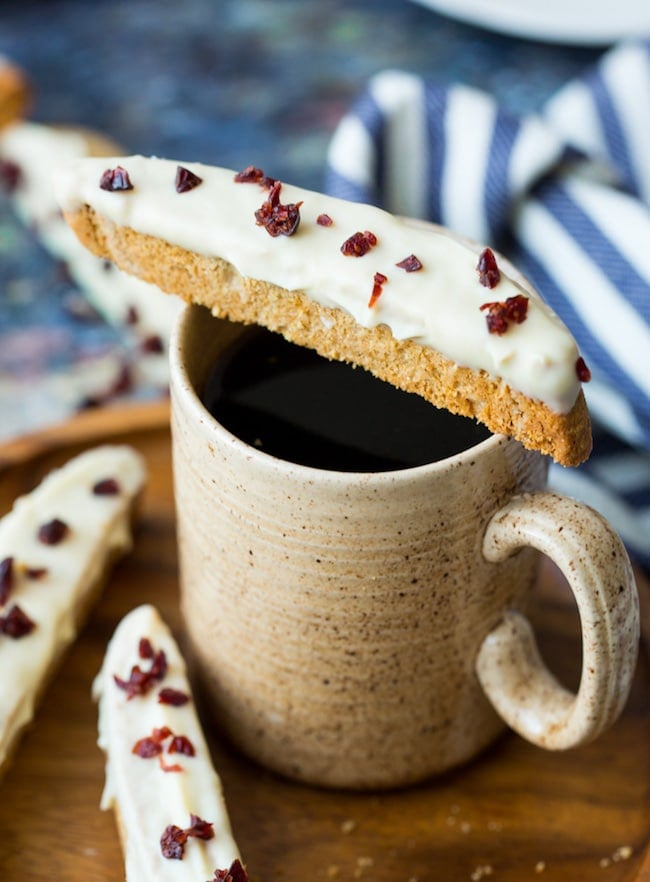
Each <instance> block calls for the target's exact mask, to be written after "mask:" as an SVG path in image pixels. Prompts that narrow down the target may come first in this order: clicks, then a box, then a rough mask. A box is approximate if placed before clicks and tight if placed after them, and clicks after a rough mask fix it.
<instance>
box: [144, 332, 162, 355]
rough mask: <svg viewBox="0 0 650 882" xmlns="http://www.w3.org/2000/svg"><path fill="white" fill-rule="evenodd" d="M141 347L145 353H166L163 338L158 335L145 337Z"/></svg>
mask: <svg viewBox="0 0 650 882" xmlns="http://www.w3.org/2000/svg"><path fill="white" fill-rule="evenodd" d="M140 347H141V349H142V351H143V352H151V353H158V352H164V350H165V346H164V344H163V341H162V337H160V336H159V335H158V334H150V335H149V336H148V337H145V338H144V340H143V341H142V343H141V344H140Z"/></svg>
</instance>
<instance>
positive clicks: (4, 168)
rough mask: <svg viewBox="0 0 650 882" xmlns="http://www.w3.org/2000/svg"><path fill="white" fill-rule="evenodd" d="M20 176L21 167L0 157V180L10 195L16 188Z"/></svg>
mask: <svg viewBox="0 0 650 882" xmlns="http://www.w3.org/2000/svg"><path fill="white" fill-rule="evenodd" d="M22 176H23V172H22V169H21V167H20V166H19V165H18V163H17V162H12V161H11V160H10V159H0V182H2V186H3V188H4V189H5V190H6V192H7V193H9V194H10V195H11V194H12V193H14V192H15V191H16V190H17V188H18V186H19V184H20V181H21V178H22Z"/></svg>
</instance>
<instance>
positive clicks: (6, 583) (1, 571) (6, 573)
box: [0, 557, 14, 606]
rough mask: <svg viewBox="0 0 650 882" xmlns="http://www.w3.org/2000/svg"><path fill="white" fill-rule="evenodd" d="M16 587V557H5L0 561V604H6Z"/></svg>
mask: <svg viewBox="0 0 650 882" xmlns="http://www.w3.org/2000/svg"><path fill="white" fill-rule="evenodd" d="M13 587H14V559H13V557H5V558H4V560H1V561H0V606H4V605H5V603H6V602H7V600H8V599H9V595H10V593H11V589H12V588H13Z"/></svg>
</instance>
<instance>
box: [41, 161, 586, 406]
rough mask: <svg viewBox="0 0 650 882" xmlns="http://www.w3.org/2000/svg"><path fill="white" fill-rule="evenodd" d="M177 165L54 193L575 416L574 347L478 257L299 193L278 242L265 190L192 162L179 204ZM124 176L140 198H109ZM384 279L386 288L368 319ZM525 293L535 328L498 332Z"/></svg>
mask: <svg viewBox="0 0 650 882" xmlns="http://www.w3.org/2000/svg"><path fill="white" fill-rule="evenodd" d="M178 164H179V163H177V162H176V161H171V160H164V159H157V158H147V157H142V156H129V157H114V158H112V159H106V158H102V159H94V158H93V159H84V160H81V161H79V162H75V163H72V164H70V165H68V166H67V167H65V168H59V169H57V170H56V176H55V189H56V192H57V196H58V199H59V202H60V204H61V206H62V208H63V209H64V210H66V211H75V210H77V209H79V208H80V207H81V206H82V205H84V204H87V205H90V206H91V207H92V208H93V209H95V210H96V211H97V212H98V213H99V214H101V215H104V216H106V217H108V218H109V219H110V220H112V221H114V222H115V223H117V224H119V225H123V226H126V227H131V228H132V229H134V230H136V231H137V232H140V233H145V234H150V235H153V236H157V237H159V238H161V239H163V240H165V241H168V242H170V243H172V244H175V245H178V246H181V247H183V248H186V249H188V250H190V251H194V252H197V253H199V254H202V255H206V256H217V257H221V258H223V259H225V260H227V261H229V262H230V263H232V264H233V265H234V266H235V267H236V268H237V270H238V271H239V272H240V273H241V274H242V275H244V276H249V277H252V278H259V279H264V280H266V281H268V282H271V283H274V284H276V285H279V286H280V287H282V288H286V289H289V290H300V291H303V292H305V293H306V294H307V295H308V296H309V297H310V298H313V299H314V300H315V301H317V302H319V303H321V304H324V305H325V306H333V307H339V308H341V309H343V310H345V311H346V312H348V313H349V314H350V315H352V316H353V317H354V319H355V320H356V321H357V322H359V323H360V324H361V325H363V326H366V327H373V326H375V325H379V324H385V325H388V327H389V328H390V329H391V331H392V333H393V334H394V336H395V337H397V338H399V339H411V340H414V341H416V342H418V343H421V344H423V345H425V346H430V347H433V348H435V349H437V350H439V351H440V352H442V353H444V354H445V355H446V356H447V357H449V358H450V359H452V360H454V361H455V362H457V363H458V364H460V365H464V366H467V367H470V368H474V369H483V370H485V371H486V372H487V373H488V374H490V375H491V376H493V377H496V378H501V379H502V380H504V381H505V382H506V383H508V384H509V385H510V386H512V387H513V388H515V389H518V390H520V391H521V392H523V393H524V394H526V395H528V396H530V397H532V398H535V399H538V400H540V401H543V402H545V403H546V404H547V405H548V406H549V407H550V408H551V409H553V410H555V411H558V412H562V413H564V412H567V411H568V410H570V409H571V406H572V405H573V404H574V402H575V399H576V397H577V394H578V391H579V388H580V385H579V382H578V379H577V376H576V371H575V362H576V359H577V358H578V349H577V346H576V343H575V341H574V340H573V338H572V336H571V334H570V333H569V331H568V330H567V329H566V327H565V326H564V325H563V324H562V322H561V321H560V320H559V318H558V317H557V316H556V315H555V314H554V313H553V312H552V311H551V309H550V308H549V307H548V306H547V305H546V304H544V302H543V301H542V300H541V298H540V296H539V295H538V294H537V293H536V292H535V291H534V290H532V289H531V288H525V289H524V288H522V287H521V286H520V285H519V284H518V283H517V282H516V281H514V280H513V279H511V278H509V277H508V276H506V275H505V274H503V272H502V277H501V281H500V283H499V285H498V286H497V287H496V288H494V289H492V290H489V289H487V288H485V287H484V286H482V285H481V284H480V282H479V278H478V273H477V271H476V263H477V255H478V253H479V251H480V249H479V248H477V249H473V248H470V247H469V246H468V245H466V244H464V243H461V242H459V241H458V240H456V239H455V238H452V237H451V236H450V235H447V234H446V233H444V232H442V231H433V230H432V229H431V228H428V229H427V228H425V227H424V226H423V225H417V224H416V225H413V224H411V223H409V222H406V221H404V220H402V219H400V218H397V217H395V216H393V215H390V214H388V213H387V212H385V211H382V210H380V209H378V208H375V207H372V206H368V205H361V204H355V203H350V202H345V201H343V200H340V199H335V198H332V197H327V196H324V195H322V194H319V193H315V192H311V191H308V190H303V189H299V188H297V187H293V186H290V185H283V187H282V193H281V202H282V203H285V204H286V203H292V202H293V203H296V202H302V203H303V204H302V206H301V209H300V213H301V222H300V227H299V229H298V230H297V232H296V233H295V234H294V235H293V236H290V237H287V236H279V237H277V238H273V237H271V236H270V235H269V234H268V233H267V232H266V230H265V229H264V228H263V227H261V226H258V225H257V224H256V222H255V218H254V212H255V210H256V209H258V208H259V207H260V205H261V204H262V203H263V202H264V200H265V199H266V191H263V190H262V189H261V188H260V187H259V186H258V185H257V184H241V183H235V182H234V180H233V177H234V173H233V172H232V171H230V170H228V169H222V168H215V167H211V166H205V165H201V164H199V163H185V162H182V163H180V164H181V165H183V166H185V167H187V168H189V169H190V170H191V171H193V172H195V173H196V174H198V175H199V176H200V177H201V178H202V179H203V183H202V184H201V185H200V186H198V187H196V188H195V189H193V190H190V191H189V192H186V193H182V194H178V193H177V192H176V190H175V187H174V180H175V174H176V167H177V165H178ZM117 165H121V166H123V167H124V168H126V170H127V171H128V173H129V175H130V178H131V182H132V184H133V187H134V189H133V190H131V191H118V192H109V191H106V190H102V189H100V187H99V180H100V177H101V174H102V172H103V171H104V170H106V169H107V168H114V167H115V166H117ZM323 213H324V214H328V215H329V216H330V217H331V218H332V220H333V224H332V226H329V227H325V226H320V225H319V224H317V222H316V219H317V217H318V216H319V215H320V214H323ZM365 230H370V231H371V232H372V233H374V234H375V235H376V236H377V239H378V244H377V246H376V247H375V248H373V249H372V250H371V251H370V252H369V253H368V254H366V255H365V256H363V257H360V258H355V257H348V256H345V255H343V254H342V253H341V250H340V246H341V244H342V243H343V242H344V241H345V240H346V239H347V238H348V237H349V236H351V235H352V234H354V233H355V232H357V231H365ZM410 254H415V255H416V256H417V257H418V258H419V260H420V261H421V262H422V264H423V269H422V270H421V271H419V272H412V273H407V272H405V271H404V270H402V269H400V268H398V267H396V265H395V264H396V263H398V262H399V261H401V260H403V259H404V258H405V257H407V256H408V255H410ZM376 272H380V273H383V274H384V275H386V276H387V277H388V281H387V282H386V283H385V284H384V286H383V293H382V295H381V297H380V298H379V300H378V301H377V303H376V305H375V306H374V307H372V308H369V306H368V301H369V298H370V294H371V292H372V288H373V278H374V274H375V273H376ZM521 293H523V294H525V296H526V297H528V298H529V307H528V315H527V318H526V320H525V321H524V322H523V323H522V324H513V325H511V326H510V328H509V329H508V331H507V333H505V334H504V335H503V336H498V335H496V334H490V333H488V331H487V327H486V320H485V313H484V312H481V310H480V306H481V305H482V304H484V303H486V302H489V301H494V300H499V301H504V300H505V299H506V298H508V297H511V296H515V295H517V294H521Z"/></svg>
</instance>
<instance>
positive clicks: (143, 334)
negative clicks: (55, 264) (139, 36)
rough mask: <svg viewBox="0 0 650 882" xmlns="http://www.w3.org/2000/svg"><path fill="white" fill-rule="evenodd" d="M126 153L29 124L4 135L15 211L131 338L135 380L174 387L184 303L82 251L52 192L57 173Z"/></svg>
mask: <svg viewBox="0 0 650 882" xmlns="http://www.w3.org/2000/svg"><path fill="white" fill-rule="evenodd" d="M116 150H119V148H118V147H117V146H116V144H115V143H114V142H113V141H112V140H111V139H110V138H107V137H106V136H105V135H103V134H102V133H101V132H96V131H94V130H91V129H86V128H82V127H80V126H54V125H45V124H42V123H37V122H32V121H29V120H23V121H19V122H15V123H14V124H13V125H10V126H7V127H6V128H5V129H4V130H3V131H0V170H2V172H3V174H2V175H0V179H1V180H3V182H4V186H5V188H6V189H7V190H8V193H9V197H10V200H11V204H12V207H13V209H14V211H15V213H16V215H17V216H18V217H19V219H20V220H21V221H22V222H23V224H24V225H25V226H26V227H28V228H29V229H30V230H32V231H33V232H34V233H35V235H36V236H37V237H38V240H39V241H40V243H41V244H42V245H43V247H44V248H45V249H46V250H47V251H48V252H49V253H50V254H51V255H52V256H53V257H54V258H55V259H57V260H59V261H61V263H62V264H64V265H65V267H66V270H67V272H68V274H69V276H70V278H71V279H72V281H73V282H74V283H75V284H76V286H77V287H78V288H79V290H80V291H81V292H82V293H83V295H84V296H85V298H86V300H87V301H88V302H89V303H90V304H91V306H92V307H93V309H94V310H95V311H96V312H98V313H99V314H100V315H101V316H102V317H103V318H104V320H105V321H106V322H107V323H108V324H110V325H113V326H114V327H118V328H123V329H125V330H126V331H127V336H128V338H129V339H130V340H131V341H132V343H133V344H134V345H133V356H134V357H133V359H132V364H131V368H132V371H133V373H134V377H133V379H134V380H135V381H141V380H142V381H146V382H149V383H151V384H152V385H154V386H156V387H160V388H166V387H167V385H168V382H169V368H168V363H167V358H166V354H167V349H168V345H169V336H170V333H171V329H172V327H173V324H174V321H175V319H176V316H177V315H178V313H179V311H180V308H181V306H182V302H181V301H180V300H179V299H178V298H175V297H168V296H166V295H165V294H163V293H161V291H159V290H158V289H157V288H156V287H155V286H154V285H149V284H147V283H146V282H143V281H142V280H141V279H138V278H136V277H134V276H132V275H129V274H127V273H124V272H122V271H121V270H120V269H118V268H117V267H116V266H115V265H114V264H112V263H110V262H108V261H106V260H102V259H101V258H99V257H96V256H95V255H94V254H92V253H91V252H89V251H88V250H87V249H86V248H83V247H82V246H81V245H80V243H79V241H78V239H77V238H76V236H75V235H74V234H73V233H72V231H71V230H70V228H69V227H68V225H67V224H66V223H65V221H64V219H63V217H62V215H61V211H60V209H59V206H58V203H57V201H56V197H55V195H54V191H53V188H52V169H53V168H56V167H58V166H60V165H62V164H66V163H69V162H72V161H74V160H76V159H80V158H83V157H86V156H95V157H101V156H106V155H110V154H112V153H113V154H114V153H115V151H116Z"/></svg>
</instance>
